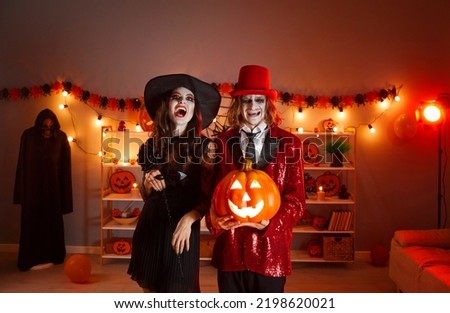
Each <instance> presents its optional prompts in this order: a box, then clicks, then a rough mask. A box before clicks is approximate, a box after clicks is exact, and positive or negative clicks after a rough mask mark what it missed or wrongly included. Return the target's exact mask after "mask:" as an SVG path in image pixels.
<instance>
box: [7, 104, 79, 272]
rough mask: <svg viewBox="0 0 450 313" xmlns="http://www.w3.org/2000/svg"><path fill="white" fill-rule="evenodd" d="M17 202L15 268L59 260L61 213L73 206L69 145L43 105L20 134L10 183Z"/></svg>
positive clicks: (61, 252)
mask: <svg viewBox="0 0 450 313" xmlns="http://www.w3.org/2000/svg"><path fill="white" fill-rule="evenodd" d="M14 204H20V205H21V209H22V212H21V221H20V227H21V228H20V245H19V257H18V267H19V269H20V270H21V271H26V270H29V269H30V268H32V267H33V266H35V265H39V264H46V263H54V264H60V263H63V262H64V258H65V256H66V248H65V241H64V221H63V214H67V213H71V212H72V211H73V203H72V177H71V155H70V145H69V142H68V141H67V136H66V134H65V133H64V132H63V131H61V130H60V125H59V122H58V119H57V117H56V115H55V114H54V113H53V112H52V111H51V110H49V109H44V110H42V111H41V112H40V113H39V114H38V116H37V118H36V122H35V125H34V126H33V127H30V128H28V129H26V130H25V131H24V132H23V134H22V137H21V141H20V151H19V159H18V162H17V170H16V180H15V186H14Z"/></svg>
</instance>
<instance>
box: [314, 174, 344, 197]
mask: <svg viewBox="0 0 450 313" xmlns="http://www.w3.org/2000/svg"><path fill="white" fill-rule="evenodd" d="M320 186H322V190H323V191H325V196H327V197H332V196H334V195H336V194H337V193H338V192H339V188H340V187H341V181H340V180H339V177H338V176H337V175H336V174H333V173H331V172H329V171H327V172H325V173H323V174H322V175H320V176H319V177H317V178H316V188H317V190H319V187H320Z"/></svg>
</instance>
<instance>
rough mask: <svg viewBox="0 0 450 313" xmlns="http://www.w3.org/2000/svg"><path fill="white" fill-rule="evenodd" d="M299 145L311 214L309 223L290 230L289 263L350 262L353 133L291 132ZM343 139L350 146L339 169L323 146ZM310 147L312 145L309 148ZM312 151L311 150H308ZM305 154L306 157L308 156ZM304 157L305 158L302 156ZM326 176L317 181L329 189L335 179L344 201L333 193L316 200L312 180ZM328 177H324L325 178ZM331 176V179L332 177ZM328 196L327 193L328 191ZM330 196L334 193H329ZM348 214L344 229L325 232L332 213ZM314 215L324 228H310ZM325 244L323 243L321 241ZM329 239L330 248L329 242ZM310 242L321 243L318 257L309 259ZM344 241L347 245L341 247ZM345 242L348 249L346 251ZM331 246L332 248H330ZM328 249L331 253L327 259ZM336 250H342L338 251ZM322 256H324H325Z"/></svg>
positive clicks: (353, 206) (353, 205)
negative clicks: (344, 192) (322, 220)
mask: <svg viewBox="0 0 450 313" xmlns="http://www.w3.org/2000/svg"><path fill="white" fill-rule="evenodd" d="M295 134H296V135H297V136H298V137H299V138H300V139H301V140H302V142H303V149H304V159H305V163H304V172H305V188H307V190H306V191H307V192H306V194H307V199H306V210H307V211H308V212H309V213H310V214H311V217H312V218H311V220H309V221H305V220H301V221H300V223H299V224H298V225H297V226H295V227H294V229H293V245H292V250H291V258H292V262H353V260H354V253H355V249H354V242H355V234H356V232H355V218H356V208H357V206H356V179H357V175H356V154H355V148H356V146H355V145H356V132H355V131H350V132H343V133H333V132H307V133H295ZM338 138H343V139H345V140H347V141H348V143H349V144H350V148H351V150H350V151H349V152H348V153H346V154H345V160H344V164H343V166H342V167H332V166H330V164H331V156H330V155H327V153H326V151H325V147H326V144H327V142H329V141H330V140H333V141H334V140H336V139H338ZM310 145H313V146H310ZM308 148H312V149H308ZM308 151H309V153H310V154H309V155H308ZM316 153H317V156H318V158H317V159H316V160H315V161H316V162H311V160H310V159H311V158H312V159H314V158H315V156H316ZM305 154H306V156H305ZM322 175H325V176H324V177H330V179H329V181H328V180H327V179H323V178H321V181H324V182H326V183H329V184H330V185H332V186H331V187H330V186H324V187H326V189H327V190H328V191H329V190H333V189H334V187H335V185H336V184H335V182H336V177H337V178H338V181H339V185H340V186H342V185H345V186H346V187H347V191H348V192H349V193H350V196H349V198H348V199H340V198H339V197H338V195H337V194H333V195H332V196H325V199H324V200H320V201H319V200H317V196H316V194H315V192H313V191H312V190H309V189H312V186H315V188H316V190H317V188H318V186H317V184H315V183H314V182H315V180H316V179H317V178H318V177H320V176H322ZM327 175H328V176H327ZM332 176H333V177H332ZM330 193H331V192H330ZM332 193H335V191H333V192H332ZM342 210H345V211H347V212H351V213H350V214H348V216H349V217H348V218H347V225H348V226H347V227H346V228H344V230H328V226H329V223H330V219H331V215H332V212H333V211H336V212H338V211H342ZM314 216H321V217H325V218H326V219H327V225H326V227H325V228H324V229H322V230H318V229H316V228H314V227H313V226H312V219H313V218H314ZM325 237H327V238H326V241H327V243H324V238H325ZM330 240H331V243H332V244H331V245H329V242H330ZM311 241H315V242H316V243H317V242H319V243H321V245H322V246H321V247H322V255H321V256H317V255H314V256H311V255H310V254H309V253H308V244H309V243H310V242H311ZM343 242H346V243H347V245H344V244H343ZM349 242H351V247H350V249H349V244H348V243H349ZM330 247H332V248H330ZM330 249H331V250H332V252H331V256H330ZM339 249H342V251H340V250H339ZM325 254H326V256H325Z"/></svg>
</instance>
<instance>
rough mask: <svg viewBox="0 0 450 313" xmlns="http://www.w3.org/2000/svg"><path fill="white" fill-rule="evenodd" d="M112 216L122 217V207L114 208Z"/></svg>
mask: <svg viewBox="0 0 450 313" xmlns="http://www.w3.org/2000/svg"><path fill="white" fill-rule="evenodd" d="M112 216H114V217H121V216H122V211H121V210H120V209H117V208H114V209H113V210H112Z"/></svg>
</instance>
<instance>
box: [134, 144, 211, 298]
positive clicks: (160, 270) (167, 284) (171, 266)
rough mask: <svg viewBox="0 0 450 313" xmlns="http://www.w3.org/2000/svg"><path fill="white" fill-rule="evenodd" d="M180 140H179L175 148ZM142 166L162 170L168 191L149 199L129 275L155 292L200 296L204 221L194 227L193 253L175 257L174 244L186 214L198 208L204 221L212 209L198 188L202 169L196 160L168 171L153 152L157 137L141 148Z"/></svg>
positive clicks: (146, 170) (136, 235) (135, 237)
mask: <svg viewBox="0 0 450 313" xmlns="http://www.w3.org/2000/svg"><path fill="white" fill-rule="evenodd" d="M172 140H174V139H172ZM178 140H179V139H177V138H175V144H178V143H179V141H178ZM139 163H140V164H141V166H142V169H143V171H144V172H148V171H150V170H151V169H155V168H158V169H159V170H160V171H161V172H162V173H163V175H164V177H165V181H166V189H165V190H164V191H162V192H158V191H152V192H151V194H150V196H149V197H148V198H147V199H146V200H145V204H144V207H143V209H142V212H141V215H140V217H139V220H138V223H137V225H136V229H135V231H134V235H133V242H132V253H131V260H130V265H129V268H128V274H130V275H131V278H132V279H133V280H135V281H136V282H137V283H138V284H139V286H140V287H142V288H146V289H149V290H151V291H155V292H200V284H199V262H200V261H199V257H200V220H198V221H196V222H195V223H194V224H193V225H192V230H191V236H190V241H189V246H190V249H189V251H184V252H183V253H182V254H181V255H177V254H176V253H175V251H174V250H173V249H172V245H171V240H172V234H173V232H174V231H175V228H176V226H177V224H178V221H179V220H180V218H181V217H182V216H183V215H184V214H186V213H187V212H189V211H191V210H193V209H196V210H198V211H199V212H200V214H201V215H202V216H203V215H204V214H205V213H206V212H205V211H206V210H207V209H209V199H205V198H203V195H202V194H203V193H202V191H201V188H200V186H201V178H202V170H203V169H204V167H203V166H202V165H201V164H199V162H198V160H197V161H195V162H191V163H190V165H189V166H188V167H187V168H186V166H185V164H182V163H178V165H176V166H175V167H174V166H169V165H168V164H166V163H165V162H163V161H162V160H160V159H158V158H157V156H156V155H155V153H154V152H153V138H150V139H149V140H148V141H147V142H146V143H145V144H144V145H142V147H141V148H140V151H139ZM177 167H178V168H177ZM203 174H205V173H203Z"/></svg>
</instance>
